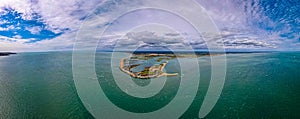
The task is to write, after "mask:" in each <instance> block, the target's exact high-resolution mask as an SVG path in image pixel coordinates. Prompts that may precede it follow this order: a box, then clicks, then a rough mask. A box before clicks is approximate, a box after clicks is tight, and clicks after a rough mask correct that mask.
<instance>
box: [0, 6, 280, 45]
mask: <svg viewBox="0 0 300 119" xmlns="http://www.w3.org/2000/svg"><path fill="white" fill-rule="evenodd" d="M147 2H149V1H147ZM151 2H157V4H160V3H161V2H158V1H151ZM198 2H199V3H200V4H201V5H203V6H204V8H205V9H206V10H207V12H208V14H209V15H210V16H211V17H212V18H213V20H214V21H215V22H216V23H217V26H218V27H219V28H221V29H222V30H223V32H222V35H223V36H224V39H222V40H221V39H215V38H214V36H213V35H212V36H210V37H205V38H209V39H212V40H219V41H218V42H219V43H224V45H225V48H242V49H251V48H277V47H279V46H280V45H281V44H283V43H282V42H281V40H280V39H278V38H277V36H270V37H260V36H259V35H256V34H254V33H252V31H251V30H249V29H250V28H249V27H248V26H247V21H246V20H247V16H246V14H244V12H243V11H242V10H240V9H243V8H241V7H240V6H236V5H235V4H234V3H232V2H231V1H230V0H224V1H205V0H198ZM162 3H163V2H162ZM174 3H176V2H174ZM143 4H146V3H143V1H133V0H123V1H118V2H115V1H113V0H108V1H103V0H89V1H86V0H64V1H60V0H1V1H0V8H3V7H11V8H13V9H15V10H16V11H18V12H20V13H22V18H23V19H28V20H29V19H33V18H34V15H35V13H37V14H38V15H40V16H41V19H40V20H42V21H43V22H44V23H45V24H46V29H48V30H51V31H52V32H54V33H61V32H64V34H62V35H61V36H58V37H55V38H53V39H48V40H42V41H39V42H37V43H29V44H28V43H26V42H28V41H31V40H34V39H21V37H20V36H16V37H14V38H6V37H1V38H0V39H3V40H0V50H1V51H9V50H14V51H36V50H56V49H71V48H72V46H73V43H74V39H75V36H76V32H77V31H78V30H79V29H80V26H81V24H82V23H83V19H84V18H86V16H87V15H88V14H89V13H90V12H94V11H96V12H95V13H97V14H98V17H97V18H94V19H87V20H89V21H90V23H92V24H88V25H90V27H91V29H89V30H88V31H85V34H84V35H87V36H93V37H95V38H96V37H97V36H96V35H97V34H99V33H98V31H97V29H98V28H99V27H103V26H105V25H106V24H107V23H109V21H111V20H112V19H113V18H114V16H115V15H116V14H118V13H120V12H123V11H126V10H128V9H129V8H136V7H137V6H139V7H140V6H143ZM153 4H154V3H153ZM98 5H100V7H98ZM179 6H180V5H179ZM96 8H97V9H96ZM116 8H118V9H116ZM0 12H5V11H3V10H2V9H0ZM142 15H143V14H140V15H139V16H138V17H137V18H136V19H137V20H136V22H140V23H143V22H147V20H144V21H142V20H141V19H139V18H141V17H142ZM145 15H147V14H145ZM146 18H147V19H150V18H151V16H148V17H144V19H146ZM170 18H171V17H170ZM161 19H163V20H164V22H174V21H172V20H173V18H171V19H172V20H169V19H168V18H164V16H161ZM139 20H141V21H139ZM125 22H126V20H125ZM175 22H176V21H175ZM175 22H174V23H175ZM175 24H176V23H175ZM12 27H14V26H12ZM124 27H126V26H124ZM178 27H181V28H182V31H188V30H187V26H186V25H184V26H181V23H178ZM65 29H69V30H68V31H65ZM7 30H10V28H0V31H7ZM26 30H28V31H30V32H31V33H32V34H39V33H40V31H41V30H42V29H41V28H40V27H28V28H26ZM116 32H117V33H116V34H110V35H106V36H104V37H103V38H102V40H100V42H99V45H100V47H102V48H113V47H114V46H115V45H116V43H117V41H122V42H120V43H119V44H118V45H119V46H121V47H133V46H139V47H145V48H151V47H154V48H157V46H166V47H173V48H184V47H186V46H187V45H192V46H193V47H194V48H205V47H206V43H205V42H204V40H203V38H200V37H197V36H193V35H190V34H189V33H187V34H186V36H185V37H186V39H184V38H182V37H181V36H180V35H179V34H178V33H166V34H162V33H157V32H149V31H146V32H132V33H124V32H119V31H116ZM122 33H123V34H122ZM124 34H125V37H123V39H119V38H120V37H121V36H124ZM85 42H86V44H89V43H93V42H91V41H90V39H86V41H85ZM87 46H88V45H87Z"/></svg>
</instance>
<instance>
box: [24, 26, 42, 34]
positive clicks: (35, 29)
mask: <svg viewBox="0 0 300 119" xmlns="http://www.w3.org/2000/svg"><path fill="white" fill-rule="evenodd" d="M25 29H26V30H28V31H29V32H30V33H31V34H39V33H40V32H41V31H42V28H41V27H40V26H34V27H26V28H25Z"/></svg>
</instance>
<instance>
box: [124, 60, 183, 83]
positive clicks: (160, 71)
mask: <svg viewBox="0 0 300 119" xmlns="http://www.w3.org/2000/svg"><path fill="white" fill-rule="evenodd" d="M125 60H126V58H122V59H121V60H120V67H119V68H120V70H121V71H123V72H124V73H126V74H129V75H130V76H131V77H134V78H139V79H150V78H159V77H161V76H177V75H178V73H174V74H169V73H166V72H164V71H163V70H164V68H165V66H166V65H167V64H168V61H167V62H165V63H162V64H160V65H155V66H151V67H149V68H147V70H149V71H150V72H155V74H152V75H149V74H148V75H146V76H143V75H141V72H138V73H133V72H131V71H130V68H128V67H126V66H124V64H125ZM145 69H146V68H145Z"/></svg>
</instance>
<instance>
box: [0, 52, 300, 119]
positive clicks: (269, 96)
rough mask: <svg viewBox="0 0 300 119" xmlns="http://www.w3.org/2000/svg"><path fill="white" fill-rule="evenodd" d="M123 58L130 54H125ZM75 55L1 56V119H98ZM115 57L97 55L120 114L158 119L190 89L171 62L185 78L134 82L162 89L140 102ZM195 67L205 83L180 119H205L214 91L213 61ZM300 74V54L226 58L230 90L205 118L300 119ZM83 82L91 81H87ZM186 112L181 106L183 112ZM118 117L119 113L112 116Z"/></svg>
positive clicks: (103, 83) (175, 62)
mask: <svg viewBox="0 0 300 119" xmlns="http://www.w3.org/2000/svg"><path fill="white" fill-rule="evenodd" d="M121 54H123V55H124V56H126V55H128V53H126V52H123V53H121ZM72 56H73V55H72V52H68V51H64V52H35V53H18V54H15V55H10V56H3V57H0V118H3V119H9V118H13V119H15V118H36V119H38V118H43V119H44V118H60V119H63V118H71V119H82V118H84V119H89V118H96V117H95V115H94V114H93V113H97V112H93V113H91V112H90V111H88V107H87V106H86V104H85V103H83V102H82V100H81V97H80V95H79V94H78V93H77V92H78V87H76V85H75V82H74V79H73V78H74V77H73V76H74V75H73V69H72V67H73V65H74V64H73V63H72V62H73V59H72V58H74V57H72ZM112 56H113V55H112V52H97V53H95V58H94V59H95V71H96V72H95V73H96V75H97V79H96V80H98V83H99V85H100V86H101V88H102V90H103V91H104V92H105V95H106V96H107V98H108V99H109V100H110V101H111V102H112V104H114V105H115V106H116V107H118V108H119V109H122V110H125V111H128V112H132V113H140V114H145V113H149V112H153V111H156V110H159V109H161V108H164V107H165V106H166V105H171V104H170V103H169V102H171V101H172V100H173V99H174V97H175V96H176V95H177V93H179V92H178V88H179V87H180V86H188V85H181V84H180V83H181V82H182V80H183V79H181V78H182V77H183V76H186V75H184V73H182V72H181V71H180V70H181V68H180V66H179V61H178V60H177V59H172V60H171V61H169V63H168V64H167V66H166V67H165V72H167V73H179V75H178V76H173V77H166V78H164V79H165V82H164V83H165V84H163V85H162V84H155V83H154V84H151V83H150V82H151V81H155V80H160V79H159V78H153V79H146V80H145V79H134V78H132V79H131V80H132V81H134V82H135V83H136V84H137V85H138V86H141V87H145V86H147V85H150V84H151V85H154V86H153V87H154V88H155V89H156V88H157V89H161V90H154V89H153V91H154V92H155V91H158V92H157V94H154V95H153V96H152V97H150V96H151V95H148V96H149V97H147V98H137V97H133V96H131V95H128V94H127V92H126V91H123V90H122V89H120V88H119V86H118V85H117V84H116V82H115V78H121V79H120V80H122V77H126V76H128V75H127V74H125V73H124V72H121V71H120V70H119V69H118V62H113V61H112ZM213 57H218V56H213ZM117 58H118V57H117ZM119 58H121V56H120V57H119ZM183 59H184V58H183ZM184 60H189V59H184ZM196 61H197V63H198V64H199V67H200V68H199V69H200V70H199V72H197V73H199V74H200V77H199V79H193V80H199V86H198V89H197V90H196V91H194V92H196V94H189V93H186V94H187V95H181V96H182V97H181V98H182V99H183V100H185V99H189V98H191V100H192V102H191V104H190V105H189V106H188V108H187V109H186V110H185V111H183V112H182V115H181V116H180V117H179V118H182V119H197V118H199V110H200V107H201V105H202V103H203V100H204V98H205V96H206V94H207V90H208V87H209V85H210V80H211V74H212V72H211V58H210V57H209V56H200V57H198V58H196ZM299 68H300V52H258V53H255V52H251V53H233V54H230V53H229V54H226V77H225V83H224V86H223V90H222V93H221V95H220V96H219V99H218V101H217V103H216V104H215V105H214V107H213V109H212V110H211V111H210V112H209V113H208V115H206V117H205V118H208V119H215V118H230V119H232V118H265V119H274V118H286V119H297V118H298V119H299V118H300V113H299V112H300V108H299V107H300V69H299ZM82 71H85V69H82ZM113 72H115V73H114V74H113ZM197 73H196V74H197ZM114 75H115V76H114ZM127 78H128V77H127ZM190 78H192V77H190ZM164 79H162V80H164ZM82 80H87V81H89V80H90V79H89V77H86V79H82ZM197 85H198V84H197ZM159 86H163V87H159ZM181 88H182V89H187V88H188V87H181ZM150 92H151V91H150ZM191 92H193V91H191ZM85 93H87V94H89V93H93V92H88V91H87V92H85ZM91 95H92V94H91ZM192 95H195V96H192ZM175 105H176V104H175ZM92 106H93V105H92ZM180 106H181V105H180V104H177V107H178V108H180ZM100 109H101V107H100ZM103 110H106V108H103ZM173 110H174V109H173ZM175 111H176V108H175ZM99 113H100V112H99ZM103 115H107V114H103ZM111 115H118V113H115V112H114V110H112V112H111ZM162 116H166V115H162ZM103 118H109V117H105V116H104V117H103ZM124 118H126V117H124Z"/></svg>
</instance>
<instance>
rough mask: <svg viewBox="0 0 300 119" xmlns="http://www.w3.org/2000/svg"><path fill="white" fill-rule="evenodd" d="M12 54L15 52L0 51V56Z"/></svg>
mask: <svg viewBox="0 0 300 119" xmlns="http://www.w3.org/2000/svg"><path fill="white" fill-rule="evenodd" d="M12 54H17V53H12V52H0V56H8V55H12Z"/></svg>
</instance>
